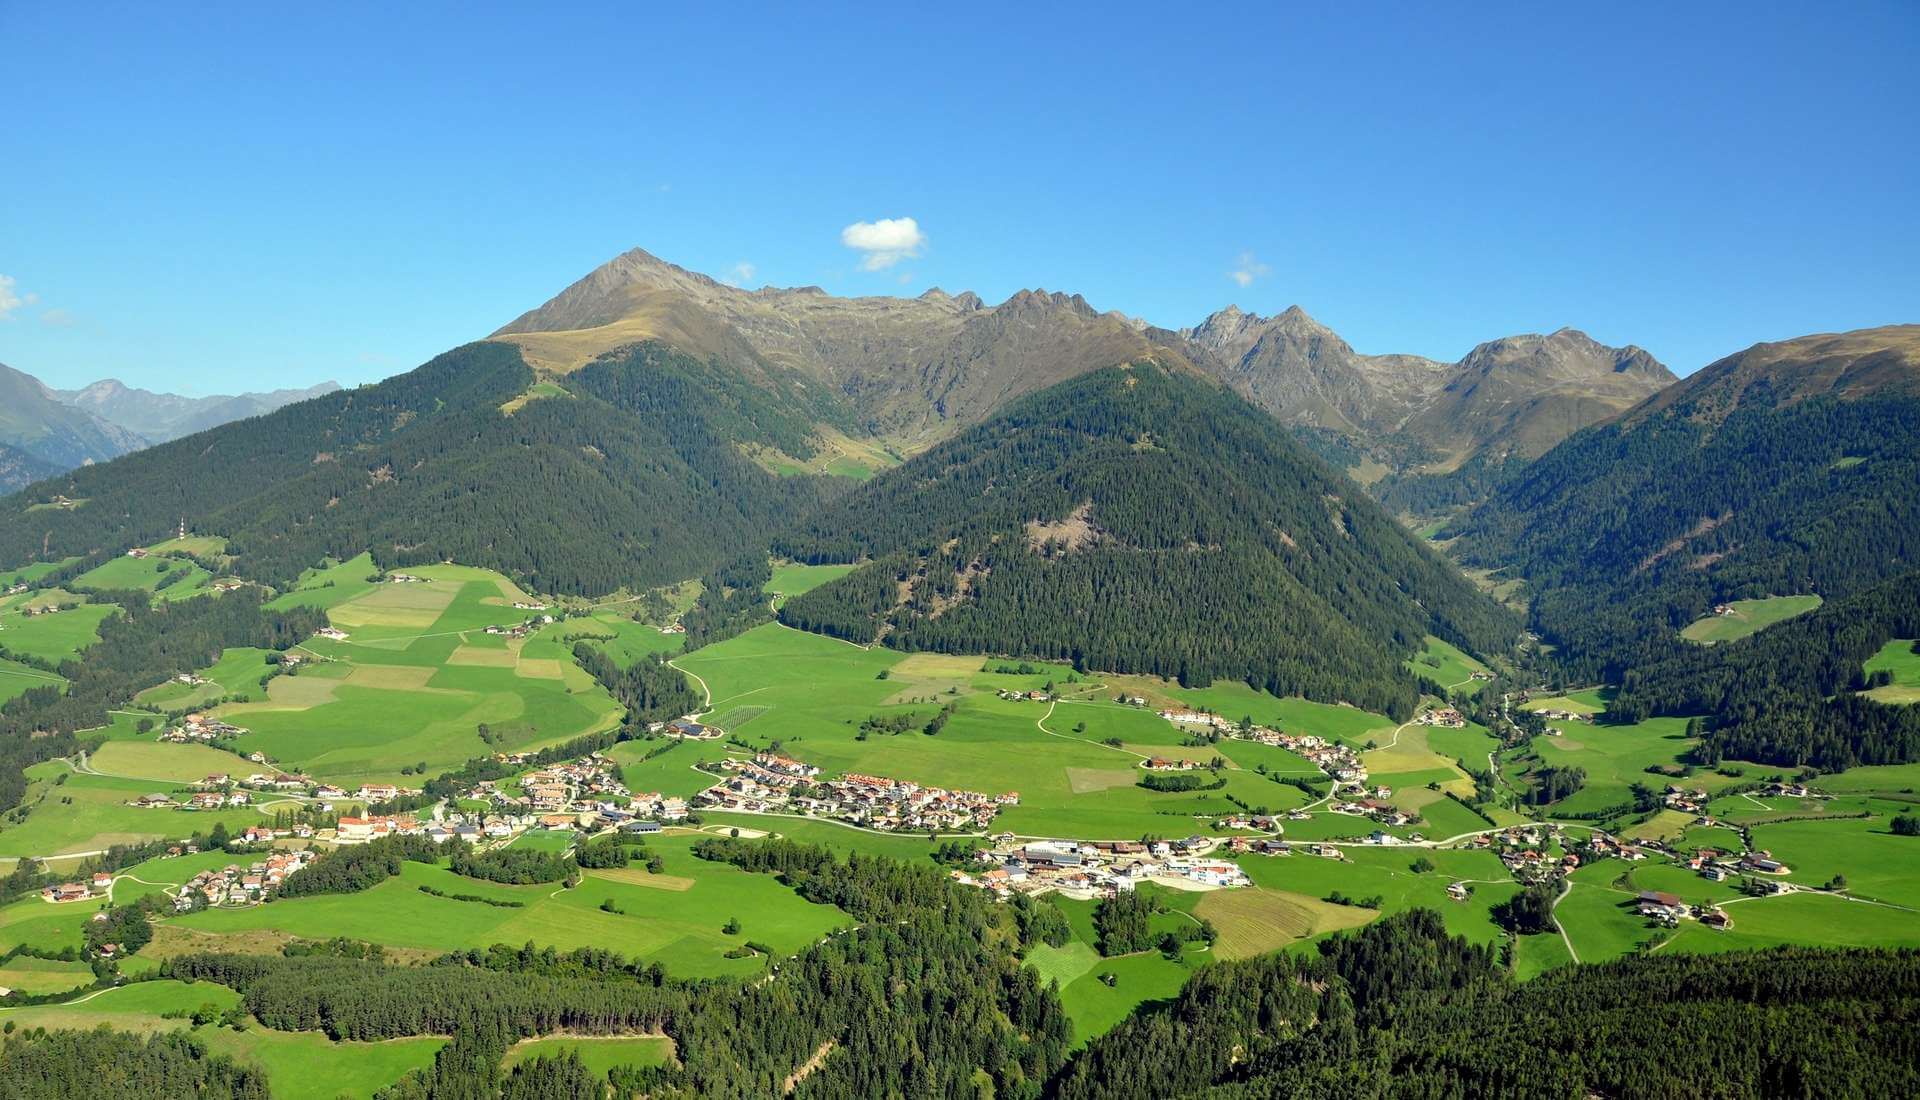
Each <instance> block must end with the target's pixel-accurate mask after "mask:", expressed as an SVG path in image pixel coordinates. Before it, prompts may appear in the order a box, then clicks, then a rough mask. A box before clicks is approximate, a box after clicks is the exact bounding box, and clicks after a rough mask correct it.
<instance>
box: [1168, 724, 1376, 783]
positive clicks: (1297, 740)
mask: <svg viewBox="0 0 1920 1100" xmlns="http://www.w3.org/2000/svg"><path fill="white" fill-rule="evenodd" d="M1169 713H1170V712H1169ZM1166 716H1167V714H1166V713H1162V715H1161V717H1163V718H1165V717H1166ZM1209 717H1211V716H1209ZM1177 720H1178V719H1169V721H1177ZM1220 725H1221V726H1222V727H1223V728H1224V727H1225V724H1224V723H1221V724H1220ZM1225 732H1226V734H1227V736H1229V737H1232V738H1235V739H1237V740H1241V741H1253V742H1256V743H1258V744H1261V745H1267V746H1269V747H1272V748H1279V749H1286V750H1287V751H1288V752H1291V753H1293V754H1294V755H1296V756H1303V757H1305V758H1306V759H1307V760H1309V761H1311V762H1312V763H1313V765H1314V766H1315V767H1317V768H1319V769H1320V770H1321V771H1323V772H1326V773H1327V774H1328V775H1330V776H1332V777H1333V778H1334V780H1335V781H1336V782H1337V783H1365V782H1366V781H1367V769H1366V766H1365V765H1364V764H1362V763H1360V754H1359V753H1357V752H1355V751H1353V749H1351V748H1349V747H1347V746H1346V745H1339V744H1335V743H1334V742H1332V741H1329V740H1327V739H1326V738H1324V737H1318V736H1315V735H1314V734H1311V733H1282V732H1280V731H1279V730H1274V729H1267V728H1266V727H1264V726H1255V727H1253V728H1252V729H1248V730H1238V729H1226V730H1225ZM1388 793H1389V794H1390V793H1392V792H1388Z"/></svg>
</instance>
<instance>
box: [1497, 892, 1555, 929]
mask: <svg viewBox="0 0 1920 1100" xmlns="http://www.w3.org/2000/svg"><path fill="white" fill-rule="evenodd" d="M1555 896H1556V895H1555V893H1554V888H1553V887H1552V886H1551V885H1550V884H1548V883H1544V882H1541V883H1535V884H1534V885H1532V886H1529V887H1527V888H1526V889H1524V890H1522V891H1520V892H1519V893H1517V894H1515V895H1513V896H1512V897H1510V898H1508V899H1507V900H1505V901H1503V902H1501V903H1499V904H1498V905H1495V906H1494V907H1493V910H1492V914H1491V915H1492V917H1493V921H1494V923H1495V924H1498V925H1499V926H1500V927H1502V928H1504V929H1506V930H1507V931H1509V932H1512V933H1513V934H1514V935H1516V936H1531V935H1534V934H1536V933H1539V932H1557V931H1559V929H1560V926H1559V925H1558V924H1555V923H1554V920H1553V902H1554V898H1555Z"/></svg>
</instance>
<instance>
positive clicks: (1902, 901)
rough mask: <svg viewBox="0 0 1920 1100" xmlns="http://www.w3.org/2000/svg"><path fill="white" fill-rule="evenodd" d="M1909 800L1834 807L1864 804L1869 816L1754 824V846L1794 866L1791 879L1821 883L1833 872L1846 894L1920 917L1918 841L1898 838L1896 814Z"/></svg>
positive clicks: (1800, 881)
mask: <svg viewBox="0 0 1920 1100" xmlns="http://www.w3.org/2000/svg"><path fill="white" fill-rule="evenodd" d="M1911 805H1912V804H1911V803H1906V802H1886V801H1881V800H1878V799H1870V800H1862V801H1861V803H1860V804H1859V806H1857V807H1856V806H1845V807H1836V808H1835V809H1836V810H1837V811H1839V812H1846V811H1848V810H1855V809H1859V808H1864V809H1866V810H1867V811H1868V813H1869V815H1870V816H1868V817H1863V818H1862V817H1835V818H1832V819H1830V820H1824V821H1822V820H1812V821H1782V822H1778V823H1775V824H1764V825H1754V826H1752V827H1751V829H1750V832H1751V833H1752V835H1753V843H1754V846H1755V847H1756V848H1763V849H1765V850H1767V851H1769V852H1772V853H1773V858H1775V859H1777V860H1780V861H1781V862H1782V863H1785V864H1786V865H1787V866H1788V868H1790V873H1789V874H1788V876H1787V878H1788V881H1791V882H1797V883H1801V884H1802V885H1806V886H1822V885H1824V884H1826V882H1827V881H1828V880H1829V879H1831V878H1832V877H1833V876H1834V875H1842V876H1844V877H1845V879H1846V889H1847V892H1848V893H1850V894H1853V895H1855V896H1857V897H1861V898H1869V899H1873V900H1876V901H1884V902H1888V903H1890V904H1894V905H1902V906H1906V907H1908V908H1909V909H1911V910H1916V912H1912V913H1910V914H1909V915H1910V916H1912V917H1913V918H1914V919H1915V920H1916V921H1920V839H1916V838H1914V837H1906V836H1895V835H1894V834H1893V831H1892V829H1891V828H1890V827H1889V826H1890V822H1891V821H1892V818H1893V816H1894V815H1895V814H1896V813H1898V812H1899V811H1900V810H1902V809H1906V808H1909V807H1911Z"/></svg>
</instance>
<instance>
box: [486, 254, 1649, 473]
mask: <svg viewBox="0 0 1920 1100" xmlns="http://www.w3.org/2000/svg"><path fill="white" fill-rule="evenodd" d="M493 338H495V339H500V340H506V341H509V342H512V343H514V344H516V345H518V346H519V347H521V348H522V350H523V351H524V352H525V354H526V356H527V361H528V363H529V364H530V365H532V366H534V367H535V368H536V369H538V370H541V371H543V372H548V373H553V374H560V375H563V374H565V373H566V372H568V371H571V370H573V369H576V368H577V367H579V366H580V365H581V364H583V363H586V362H588V361H590V360H591V359H592V358H594V357H595V356H597V355H600V354H604V353H606V352H608V351H612V350H614V349H616V348H619V347H622V346H625V345H628V344H632V343H635V342H637V341H642V340H658V341H660V342H663V343H666V344H668V345H671V346H673V347H675V348H678V349H680V350H681V351H683V352H686V353H688V354H691V355H695V356H701V357H710V358H716V359H721V360H725V361H728V362H731V363H736V364H740V365H742V366H744V367H745V368H746V369H749V370H752V371H755V372H759V373H763V374H764V373H766V372H776V371H777V372H784V373H786V374H787V375H788V376H790V377H791V378H792V379H794V381H795V383H796V384H798V385H802V386H805V387H808V388H810V389H812V390H814V391H815V392H816V393H818V394H819V396H820V398H821V400H822V401H823V402H824V403H825V404H826V405H827V406H828V407H830V408H831V409H833V410H834V412H835V414H836V417H837V419H838V420H839V421H840V422H841V423H842V424H843V425H846V426H847V427H850V428H851V429H852V432H853V434H855V435H856V436H863V437H867V438H869V439H871V440H873V441H874V442H877V443H878V444H879V445H880V446H881V447H882V448H883V449H885V450H888V451H891V452H893V453H895V454H901V453H911V452H913V451H916V450H919V449H921V448H923V447H924V446H926V445H928V444H929V443H931V442H934V441H936V440H938V439H941V438H944V437H945V436H947V435H949V434H951V433H952V432H954V431H956V430H958V429H960V428H964V427H967V426H969V425H971V424H975V423H978V422H979V421H981V420H983V419H984V418H985V417H987V416H988V415H990V414H991V413H992V412H993V411H994V410H995V409H998V408H1000V407H1002V406H1003V405H1005V404H1006V403H1007V402H1008V401H1010V400H1012V399H1014V398H1017V397H1020V396H1023V395H1025V394H1028V393H1033V392H1036V391H1038V390H1042V389H1045V388H1047V387H1048V386H1051V385H1054V384H1056V383H1058V382H1062V381H1065V380H1066V379H1068V378H1072V377H1076V376H1078V375H1080V374H1083V373H1086V372H1087V371H1089V370H1095V369H1099V368H1102V367H1110V366H1117V365H1119V364H1122V363H1127V362H1132V361H1136V360H1140V359H1145V358H1154V359H1156V360H1158V361H1162V362H1183V363H1186V364H1188V365H1191V366H1193V367H1196V368H1198V369H1200V370H1201V371H1203V372H1205V373H1207V374H1211V375H1213V376H1214V377H1217V378H1219V379H1220V380H1222V381H1223V382H1225V383H1226V384H1227V385H1229V386H1230V387H1232V388H1233V389H1234V390H1236V391H1238V392H1239V393H1240V394H1242V395H1243V396H1245V397H1246V398H1248V399H1249V400H1251V401H1252V402H1253V403H1254V404H1256V405H1258V406H1259V407H1261V408H1262V409H1265V410H1266V411H1267V412H1269V413H1272V414H1273V415H1274V416H1275V417H1277V418H1278V419H1279V420H1280V421H1281V422H1282V423H1284V424H1287V425H1289V426H1291V427H1296V428H1299V429H1301V430H1303V431H1308V432H1324V433H1331V434H1332V435H1334V436H1336V437H1338V438H1339V440H1340V441H1341V446H1342V448H1343V449H1344V450H1345V452H1346V455H1347V459H1348V460H1347V461H1345V462H1341V463H1340V464H1342V465H1347V466H1349V467H1350V468H1353V469H1355V470H1356V471H1357V472H1362V473H1363V474H1364V472H1365V469H1366V464H1367V463H1368V460H1371V462H1372V464H1373V465H1374V467H1375V468H1374V471H1373V473H1372V475H1371V477H1367V478H1366V479H1367V480H1371V479H1373V478H1377V477H1378V476H1380V474H1381V473H1383V472H1387V471H1399V470H1429V471H1446V470H1451V469H1454V468H1457V467H1459V466H1460V465H1462V464H1463V463H1465V462H1467V461H1468V460H1470V459H1472V458H1474V457H1476V456H1493V457H1495V458H1499V459H1504V458H1506V457H1507V456H1509V455H1515V456H1519V457H1522V458H1532V457H1536V456H1538V455H1539V454H1541V453H1543V452H1545V451H1546V450H1547V449H1548V448H1549V447H1551V446H1552V445H1553V444H1554V443H1557V442H1559V441H1560V440H1561V439H1563V438H1565V437H1566V436H1567V435H1568V434H1571V433H1572V432H1573V431H1575V430H1577V429H1578V428H1581V427H1585V426H1586V425H1588V424H1592V423H1595V422H1597V421H1599V420H1602V419H1605V418H1606V417H1608V416H1611V415H1613V414H1615V413H1618V412H1620V411H1622V410H1624V409H1626V408H1627V407H1628V406H1630V405H1633V404H1634V403H1635V402H1638V401H1640V400H1641V399H1643V398H1645V397H1647V396H1649V395H1650V394H1652V393H1654V392H1656V391H1658V390H1659V389H1661V388H1662V387H1664V386H1666V385H1668V384H1670V383H1671V382H1672V381H1673V380H1674V376H1673V374H1672V372H1670V371H1669V370H1667V368H1666V367H1664V366H1662V365H1661V364H1660V363H1659V362H1658V361H1657V360H1655V359H1654V358H1653V357H1652V356H1651V355H1649V354H1647V353H1646V352H1645V351H1643V350H1641V349H1639V348H1634V347H1626V348H1612V347H1607V346H1605V345H1602V344H1600V343H1598V342H1596V341H1594V340H1593V339H1591V338H1590V337H1588V336H1586V335H1585V334H1584V333H1580V332H1577V331H1575V330H1572V329H1562V330H1560V331H1558V332H1555V333H1553V334H1551V335H1547V336H1538V335H1521V336H1512V337H1507V338H1504V339H1500V340H1494V341H1490V342H1488V343H1485V344H1481V345H1480V346H1478V347H1476V348H1474V349H1473V350H1472V351H1471V352H1469V353H1468V354H1467V355H1466V356H1465V357H1464V358H1462V359H1461V360H1460V361H1459V362H1457V363H1442V362H1437V361H1435V360H1431V359H1425V358H1421V357H1419V356H1412V355H1361V354H1359V353H1358V352H1355V351H1354V350H1353V348H1352V347H1351V346H1350V345H1349V344H1348V343H1347V342H1346V341H1345V340H1343V339H1341V338H1340V337H1339V336H1338V335H1337V334H1336V333H1334V332H1333V331H1332V330H1331V329H1329V328H1327V327H1326V326H1324V325H1322V324H1320V323H1319V322H1317V321H1315V320H1314V319H1313V318H1311V317H1309V316H1308V315H1307V314H1306V312H1305V311H1304V310H1302V309H1300V308H1299V307H1298V306H1295V307H1293V308H1291V309H1288V310H1286V311H1285V312H1283V313H1280V314H1278V315H1276V316H1273V317H1261V316H1258V315H1256V314H1251V313H1245V312H1242V311H1241V310H1239V309H1238V308H1236V307H1232V306H1229V307H1227V308H1226V309H1223V310H1221V311H1219V312H1217V313H1215V314H1213V315H1212V316H1210V317H1208V318H1206V319H1205V320H1203V321H1202V322H1201V323H1200V324H1199V325H1196V326H1194V327H1193V328H1189V329H1183V330H1179V331H1174V330H1169V329H1164V328H1159V327H1156V326H1153V325H1151V324H1148V323H1146V322H1143V321H1140V320H1138V319H1135V318H1130V317H1127V316H1125V315H1123V314H1121V313H1117V312H1100V311H1098V310H1096V309H1094V308H1093V307H1092V306H1091V305H1089V304H1088V303H1087V301H1086V300H1085V299H1084V298H1082V297H1080V296H1079V295H1069V294H1063V293H1057V292H1056V293H1049V292H1047V291H1044V290H1023V291H1020V292H1019V293H1017V294H1014V295H1013V296H1012V297H1010V298H1008V299H1007V300H1006V301H1004V302H1001V303H1000V304H998V305H993V306H989V305H987V304H986V303H984V302H983V301H982V300H981V298H980V296H979V295H977V294H974V293H972V292H970V291H969V292H966V293H962V294H948V293H946V292H945V291H942V290H938V289H935V290H929V291H927V292H926V293H925V294H922V295H920V296H919V297H917V298H889V297H869V298H838V297H834V296H831V295H828V294H826V293H825V292H823V291H821V290H820V289H819V288H817V287H801V288H798V289H773V288H766V289H761V290H757V291H747V290H742V289H739V288H737V287H732V286H728V285H726V284H723V283H720V282H718V281H716V280H714V279H711V278H708V277H707V276H704V275H700V274H697V273H695V272H690V271H687V270H685V269H683V268H680V267H677V266H675V265H673V264H670V263H667V262H665V261H663V260H660V259H658V258H656V257H654V256H652V255H650V254H649V253H647V252H645V251H642V250H640V249H634V250H632V251H629V252H626V253H623V254H621V255H620V256H617V257H615V258H614V259H613V260H611V261H609V262H608V263H606V264H603V265H601V266H600V267H599V268H597V269H595V270H594V271H593V272H591V273H590V274H588V275H587V276H586V277H585V278H583V279H581V280H579V281H578V282H576V283H574V284H573V285H572V286H570V287H568V288H567V289H566V290H564V291H562V292H561V293H560V294H559V295H557V296H555V297H554V298H553V299H552V300H550V301H548V302H547V303H545V304H544V305H542V306H540V307H538V308H536V309H533V310H530V311H528V312H527V313H524V314H522V315H521V316H520V317H518V318H516V319H515V320H513V321H512V322H511V323H509V324H507V325H505V326H503V327H502V328H501V329H500V330H499V331H497V332H496V333H494V335H493Z"/></svg>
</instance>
